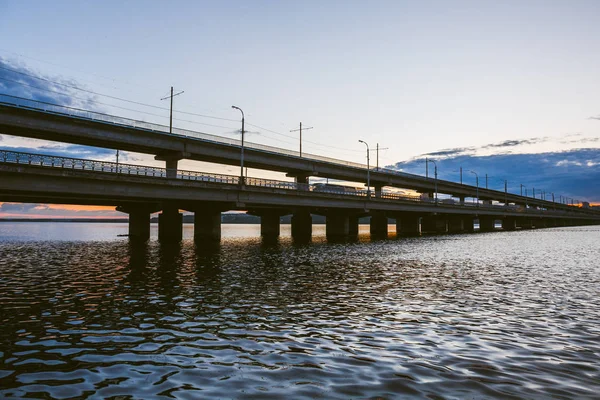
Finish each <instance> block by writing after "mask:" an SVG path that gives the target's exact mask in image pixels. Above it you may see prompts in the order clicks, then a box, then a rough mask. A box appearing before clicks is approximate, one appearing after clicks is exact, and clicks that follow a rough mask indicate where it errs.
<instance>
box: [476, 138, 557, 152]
mask: <svg viewBox="0 0 600 400" xmlns="http://www.w3.org/2000/svg"><path fill="white" fill-rule="evenodd" d="M547 140H548V138H547V137H542V138H531V139H522V140H505V141H504V142H500V143H492V144H486V145H485V146H481V147H480V149H501V148H506V147H516V146H521V145H526V144H536V143H542V142H545V141H547Z"/></svg>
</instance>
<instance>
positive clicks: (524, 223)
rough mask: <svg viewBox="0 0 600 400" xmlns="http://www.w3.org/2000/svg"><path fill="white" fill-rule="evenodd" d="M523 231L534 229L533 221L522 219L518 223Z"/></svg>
mask: <svg viewBox="0 0 600 400" xmlns="http://www.w3.org/2000/svg"><path fill="white" fill-rule="evenodd" d="M517 224H518V225H519V227H520V228H521V229H533V228H535V226H534V225H533V221H532V220H531V219H529V218H522V219H521V220H520V221H518V222H517Z"/></svg>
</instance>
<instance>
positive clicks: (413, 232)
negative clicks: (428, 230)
mask: <svg viewBox="0 0 600 400" xmlns="http://www.w3.org/2000/svg"><path fill="white" fill-rule="evenodd" d="M419 235H421V217H419V215H418V214H399V215H397V216H396V236H419Z"/></svg>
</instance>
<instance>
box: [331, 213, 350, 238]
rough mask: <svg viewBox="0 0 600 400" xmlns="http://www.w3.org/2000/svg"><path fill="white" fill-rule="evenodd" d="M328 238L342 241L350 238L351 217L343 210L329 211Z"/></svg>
mask: <svg viewBox="0 0 600 400" xmlns="http://www.w3.org/2000/svg"><path fill="white" fill-rule="evenodd" d="M325 224H326V225H325V234H326V236H327V240H331V241H340V240H346V239H348V236H349V233H350V217H349V216H348V214H343V213H341V212H335V213H329V214H327V216H326V220H325Z"/></svg>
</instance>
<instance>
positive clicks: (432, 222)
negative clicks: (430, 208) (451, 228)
mask: <svg viewBox="0 0 600 400" xmlns="http://www.w3.org/2000/svg"><path fill="white" fill-rule="evenodd" d="M421 232H427V233H446V232H448V223H447V221H446V217H443V216H439V215H429V216H426V217H422V218H421Z"/></svg>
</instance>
